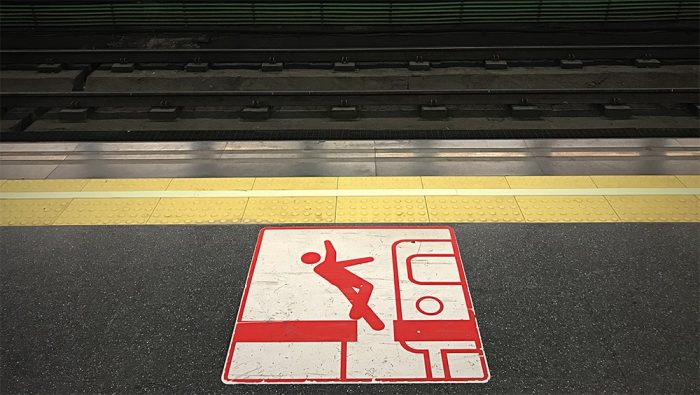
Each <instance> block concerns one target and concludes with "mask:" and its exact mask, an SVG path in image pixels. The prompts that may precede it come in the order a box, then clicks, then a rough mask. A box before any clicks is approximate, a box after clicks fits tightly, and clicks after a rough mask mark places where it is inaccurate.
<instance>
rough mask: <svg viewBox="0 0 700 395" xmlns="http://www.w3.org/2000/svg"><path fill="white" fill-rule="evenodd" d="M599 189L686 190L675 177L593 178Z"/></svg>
mask: <svg viewBox="0 0 700 395" xmlns="http://www.w3.org/2000/svg"><path fill="white" fill-rule="evenodd" d="M591 178H592V179H593V182H595V184H596V186H597V187H598V188H684V187H685V186H684V185H683V184H682V183H681V182H680V181H679V180H678V179H677V178H676V177H675V176H591Z"/></svg>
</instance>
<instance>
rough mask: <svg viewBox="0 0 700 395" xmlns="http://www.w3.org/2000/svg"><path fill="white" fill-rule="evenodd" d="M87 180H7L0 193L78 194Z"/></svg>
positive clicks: (1, 186)
mask: <svg viewBox="0 0 700 395" xmlns="http://www.w3.org/2000/svg"><path fill="white" fill-rule="evenodd" d="M88 181H89V180H68V179H66V180H7V181H6V182H4V183H3V184H2V185H0V192H78V191H81V190H82V189H83V187H84V186H85V184H87V183H88Z"/></svg>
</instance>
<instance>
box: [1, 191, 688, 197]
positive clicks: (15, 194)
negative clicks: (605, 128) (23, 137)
mask: <svg viewBox="0 0 700 395" xmlns="http://www.w3.org/2000/svg"><path fill="white" fill-rule="evenodd" d="M698 194H700V188H580V189H579V188H570V189H553V188H550V189H544V188H542V189H539V188H534V189H532V188H531V189H501V188H499V189H307V190H293V189H290V190H241V191H229V190H226V191H95V192H88V191H81V192H0V199H116V198H225V197H228V198H233V197H235V198H262V197H345V196H625V195H680V196H683V195H698Z"/></svg>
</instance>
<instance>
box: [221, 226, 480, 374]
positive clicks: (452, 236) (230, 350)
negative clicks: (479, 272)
mask: <svg viewBox="0 0 700 395" xmlns="http://www.w3.org/2000/svg"><path fill="white" fill-rule="evenodd" d="M402 228H403V229H441V230H447V231H449V233H450V239H451V240H450V241H451V242H452V247H453V249H454V252H455V256H456V257H457V258H456V260H457V264H458V265H459V267H461V268H462V270H460V271H459V274H460V277H461V280H462V281H463V283H464V286H463V289H464V292H465V293H464V297H465V298H466V302H467V308H468V310H469V313H470V315H471V317H470V319H473V320H474V326H475V328H476V335H477V340H478V341H477V347H478V349H473V350H471V349H470V350H443V351H442V352H443V354H442V359H443V363H444V366H445V371H446V373H447V375H448V376H449V364H447V363H445V362H446V361H447V355H446V354H447V353H450V352H452V353H455V352H469V353H478V354H479V357H480V360H481V366H482V370H483V371H484V372H485V375H484V376H483V377H475V378H449V377H447V378H414V377H412V378H395V377H392V378H360V379H353V378H347V377H346V374H345V371H344V369H343V368H344V367H345V363H344V362H345V361H343V358H341V372H340V376H341V377H339V378H318V379H313V378H298V379H297V378H284V379H234V380H228V379H226V377H227V376H228V372H229V370H230V368H231V362H232V361H233V350H234V347H235V343H236V342H235V340H234V336H235V334H236V327H237V326H238V323H239V322H240V321H241V319H242V318H243V311H244V309H245V304H246V301H247V299H248V291H249V289H250V284H251V282H252V281H253V273H254V272H255V265H256V263H257V261H258V254H259V253H260V244H261V243H262V240H263V235H264V234H265V231H267V230H292V229H293V230H304V229H402ZM398 241H401V240H398ZM404 241H405V240H404ZM395 245H396V243H394V244H393V245H392V250H393V247H394V246H395ZM393 253H394V252H393V251H392V255H393ZM395 274H396V273H395V271H394V275H395ZM482 345H483V343H482V341H481V332H480V331H479V324H478V322H477V321H476V313H475V311H474V306H473V304H472V297H471V293H470V292H469V284H468V283H467V278H466V274H465V273H464V264H463V263H462V256H461V254H460V252H459V246H458V245H457V236H456V234H455V232H454V229H452V227H449V226H415V225H414V226H401V225H399V226H361V225H358V226H279V227H263V228H262V229H260V232H259V233H258V240H257V242H256V243H255V252H254V253H253V259H252V262H251V264H250V269H249V270H248V277H247V279H246V283H245V288H244V290H243V297H242V298H241V302H240V304H239V306H238V314H237V315H236V322H235V324H234V327H233V333H232V334H231V341H230V342H229V348H228V351H227V356H226V363H225V365H224V370H223V372H222V374H221V381H222V382H223V383H224V384H304V383H308V384H313V383H326V384H348V383H377V384H381V383H440V382H445V383H486V382H488V381H489V379H490V378H491V372H490V371H489V368H488V364H487V363H486V355H485V353H484V350H483V347H482ZM402 346H403V347H404V348H406V347H407V345H405V344H402ZM445 351H446V352H445ZM416 352H417V353H422V352H421V351H418V350H416ZM344 353H347V342H342V343H341V354H344Z"/></svg>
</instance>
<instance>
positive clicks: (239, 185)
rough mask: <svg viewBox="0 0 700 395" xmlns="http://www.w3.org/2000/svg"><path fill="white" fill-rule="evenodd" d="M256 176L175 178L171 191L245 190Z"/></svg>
mask: <svg viewBox="0 0 700 395" xmlns="http://www.w3.org/2000/svg"><path fill="white" fill-rule="evenodd" d="M253 182H255V178H252V177H251V178H173V180H172V182H171V183H170V185H168V190H169V191H242V190H243V191H245V190H250V189H252V188H253Z"/></svg>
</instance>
